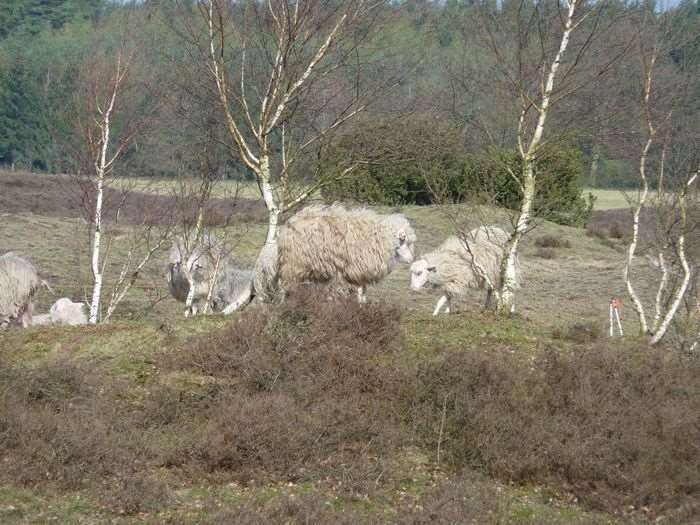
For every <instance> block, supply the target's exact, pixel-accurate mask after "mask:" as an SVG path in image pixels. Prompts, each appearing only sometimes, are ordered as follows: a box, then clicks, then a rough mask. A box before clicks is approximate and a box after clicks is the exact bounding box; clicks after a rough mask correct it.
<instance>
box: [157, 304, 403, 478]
mask: <svg viewBox="0 0 700 525" xmlns="http://www.w3.org/2000/svg"><path fill="white" fill-rule="evenodd" d="M399 344H400V337H399V333H398V312H397V310H395V309H393V308H387V307H386V306H385V305H363V306H360V305H358V304H357V303H356V302H353V301H337V302H331V303H327V302H320V303H319V301H318V297H316V296H315V295H311V294H303V293H300V294H297V295H295V296H294V297H293V298H290V301H288V302H287V303H285V304H284V305H281V306H279V307H276V308H271V309H269V310H266V311H261V310H257V311H254V312H253V311H251V312H250V314H248V313H246V314H244V315H243V316H241V317H240V318H238V319H237V320H234V321H233V322H232V323H230V324H229V325H228V326H227V327H226V328H224V329H222V330H220V331H218V332H215V333H210V334H207V335H206V336H203V337H199V338H197V339H195V340H193V341H192V342H191V345H190V346H191V347H189V348H186V349H183V351H181V352H178V353H177V354H176V355H174V356H173V360H172V363H171V365H170V366H171V367H172V368H174V369H176V370H183V369H184V370H187V371H189V372H190V373H194V374H197V375H200V376H205V377H209V378H212V379H213V380H214V382H215V383H216V384H218V385H219V386H218V389H217V390H216V392H215V397H214V398H212V399H209V400H208V401H207V404H206V405H205V406H200V407H199V408H197V409H196V411H195V412H196V413H197V416H196V422H195V424H194V425H193V426H192V429H191V434H190V438H189V441H188V443H187V444H183V445H182V448H183V449H181V450H179V451H178V452H177V454H176V455H179V456H183V457H189V458H192V464H193V465H195V466H199V467H200V468H202V469H204V471H206V472H210V473H214V472H220V471H226V472H229V473H230V474H232V475H234V476H235V477H236V478H239V479H241V480H244V481H247V480H249V479H256V478H260V477H268V478H270V477H271V478H273V479H275V478H278V477H279V478H284V479H298V478H304V477H306V476H307V474H308V473H309V472H312V471H314V469H316V470H317V469H319V468H320V469H321V470H323V472H324V473H325V474H331V473H332V472H333V471H334V469H347V470H353V469H357V470H358V471H363V469H370V470H371V471H373V470H374V469H375V468H381V466H380V461H377V459H378V458H381V457H382V455H384V454H386V453H387V452H388V451H390V450H391V449H392V447H393V446H395V445H396V443H397V441H398V440H400V439H402V437H401V434H402V432H404V431H405V428H404V427H403V424H404V420H403V419H402V418H403V417H404V415H402V414H401V409H400V407H401V406H402V403H403V400H404V399H406V398H410V390H408V388H409V387H410V382H409V380H408V379H407V377H406V373H405V372H404V371H403V367H402V366H401V364H400V359H399V356H398V355H397V350H398V348H399ZM200 404H201V403H200ZM341 465H342V466H341ZM376 474H377V473H375V475H376ZM359 476H360V478H362V477H363V476H364V474H359Z"/></svg>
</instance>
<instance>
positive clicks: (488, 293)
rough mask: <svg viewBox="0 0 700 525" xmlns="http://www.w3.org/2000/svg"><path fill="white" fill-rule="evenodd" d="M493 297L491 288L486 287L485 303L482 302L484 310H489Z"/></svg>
mask: <svg viewBox="0 0 700 525" xmlns="http://www.w3.org/2000/svg"><path fill="white" fill-rule="evenodd" d="M492 297H493V288H491V287H490V286H488V287H487V288H486V301H485V302H484V310H488V309H489V308H491V298H492Z"/></svg>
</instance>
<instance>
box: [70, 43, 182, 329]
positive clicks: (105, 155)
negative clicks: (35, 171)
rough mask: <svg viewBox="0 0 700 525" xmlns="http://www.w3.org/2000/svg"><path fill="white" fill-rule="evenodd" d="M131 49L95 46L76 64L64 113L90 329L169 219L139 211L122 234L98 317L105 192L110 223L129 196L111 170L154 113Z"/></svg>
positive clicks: (104, 260)
mask: <svg viewBox="0 0 700 525" xmlns="http://www.w3.org/2000/svg"><path fill="white" fill-rule="evenodd" d="M102 44H104V42H103V43H102ZM136 49H137V46H134V45H129V43H128V42H127V40H126V39H121V40H120V41H119V42H118V43H117V44H116V45H114V47H112V46H111V45H103V46H100V45H97V48H96V49H94V50H92V54H91V55H90V56H89V57H86V58H84V59H83V60H82V61H81V62H80V63H78V64H76V65H77V67H78V71H79V72H80V73H79V75H78V78H77V81H76V89H75V92H74V95H73V100H72V104H71V105H70V106H68V107H67V108H65V112H66V114H65V115H64V120H65V122H66V124H67V127H68V129H69V130H70V132H71V134H70V141H69V143H68V144H66V149H67V150H68V151H69V154H71V155H72V156H73V157H74V159H75V164H76V167H77V173H75V174H74V180H75V182H76V185H77V186H78V187H79V188H80V191H81V193H82V195H81V201H82V203H83V207H84V212H85V213H86V217H85V218H86V222H87V223H88V225H89V236H90V240H89V258H90V271H91V275H92V287H91V288H92V289H91V292H90V315H89V322H90V323H92V324H96V323H98V322H100V321H101V320H102V321H108V320H109V319H110V318H111V316H112V315H113V313H114V311H115V309H116V308H117V306H118V305H119V304H120V303H121V302H122V300H123V299H124V298H125V297H126V295H127V294H128V293H129V291H130V290H131V289H132V287H133V285H134V283H135V282H136V280H137V278H138V276H139V274H140V273H141V272H142V270H143V269H144V267H145V266H146V265H147V264H148V262H149V261H150V260H151V259H152V257H153V255H154V254H155V253H156V252H157V251H158V250H159V249H160V248H161V247H162V246H163V244H164V243H165V240H166V239H167V237H168V234H169V227H168V226H167V225H166V227H165V228H160V227H159V226H157V225H156V224H155V223H156V222H158V223H160V224H161V225H162V224H163V218H164V217H167V215H168V214H167V213H166V212H165V210H162V209H161V210H159V209H151V210H146V211H145V213H144V214H143V220H142V221H140V223H139V224H138V225H137V228H136V230H135V231H134V232H132V233H133V234H131V235H129V236H128V239H129V247H128V248H127V254H126V259H125V260H124V261H122V265H121V268H120V270H119V273H118V276H117V277H116V280H115V281H114V282H113V289H112V291H111V295H110V300H109V303H108V305H107V309H106V312H105V315H104V317H102V298H103V296H104V288H105V272H106V268H107V266H108V262H110V256H111V251H112V250H111V249H112V247H113V246H112V244H113V238H111V237H110V236H109V235H106V234H107V232H106V230H105V224H106V222H105V220H106V219H107V217H106V214H107V204H108V203H107V200H108V193H109V200H110V202H109V215H110V217H109V219H110V220H111V221H112V222H113V223H115V224H116V223H119V221H120V218H121V215H122V210H123V209H124V207H125V204H126V202H127V200H128V198H129V197H130V194H131V193H133V192H132V191H131V190H132V188H130V187H129V183H128V182H124V181H120V183H119V184H117V183H116V182H117V180H118V177H117V176H115V168H117V166H118V164H119V163H120V161H122V160H123V157H124V155H125V154H126V153H127V152H128V151H129V149H130V148H131V147H132V146H134V144H135V141H136V139H137V137H139V136H140V135H141V134H142V133H143V131H144V129H145V128H146V126H147V124H148V123H149V122H150V120H151V119H152V118H153V116H154V115H155V114H156V112H157V108H158V98H157V97H155V96H154V92H153V91H148V92H147V90H146V89H145V86H146V82H145V78H147V77H144V76H143V72H142V71H140V72H139V77H140V78H139V80H138V82H137V81H136V80H135V79H133V78H132V74H133V73H134V68H135V67H136V65H135V56H136ZM147 99H148V100H147ZM156 217H157V218H158V219H157V220H155V218H156ZM166 222H167V221H166Z"/></svg>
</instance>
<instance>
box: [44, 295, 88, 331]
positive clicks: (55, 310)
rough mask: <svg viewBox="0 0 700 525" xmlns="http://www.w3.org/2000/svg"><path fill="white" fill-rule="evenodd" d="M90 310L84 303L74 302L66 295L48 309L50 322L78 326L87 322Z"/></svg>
mask: <svg viewBox="0 0 700 525" xmlns="http://www.w3.org/2000/svg"><path fill="white" fill-rule="evenodd" d="M89 313H90V310H89V308H88V305H87V304H85V303H74V302H73V301H71V300H70V299H68V297H61V298H60V299H59V300H58V301H56V302H55V303H53V305H52V306H51V309H50V310H49V316H50V317H51V323H52V324H58V325H69V326H79V325H83V324H87V323H88V316H89Z"/></svg>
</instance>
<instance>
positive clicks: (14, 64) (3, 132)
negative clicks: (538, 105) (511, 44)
mask: <svg viewBox="0 0 700 525" xmlns="http://www.w3.org/2000/svg"><path fill="white" fill-rule="evenodd" d="M195 4H196V3H192V2H178V1H175V0H151V1H144V2H137V3H133V4H130V3H113V2H109V1H107V0H6V1H5V2H2V5H0V166H2V167H5V168H8V169H28V170H32V171H37V172H41V171H48V172H66V171H73V170H76V169H79V167H78V163H77V161H76V159H75V155H73V154H72V152H71V148H70V144H71V140H72V139H71V133H70V129H68V125H67V124H66V112H69V111H71V109H70V108H71V107H72V105H71V104H72V102H71V101H72V98H74V96H75V93H76V92H77V87H78V86H77V84H78V83H79V82H81V80H80V79H81V73H82V72H84V71H85V68H86V67H87V66H86V64H88V63H89V61H88V59H89V58H90V57H91V56H93V55H94V54H95V53H98V52H100V50H102V51H104V50H109V48H110V46H112V45H114V43H115V42H117V41H119V40H120V39H124V38H128V39H130V40H131V41H132V43H133V46H134V48H136V49H138V53H136V54H135V61H136V62H137V66H138V67H135V68H132V73H131V75H132V77H133V76H134V75H136V76H138V75H143V78H140V79H137V80H138V82H139V83H140V86H141V88H142V89H141V97H142V98H141V99H140V100H139V102H138V104H142V105H146V106H141V107H142V108H144V109H143V110H144V111H149V110H148V108H147V106H148V104H149V103H153V104H156V102H155V100H156V98H157V105H158V110H157V117H156V118H154V119H153V120H152V122H151V125H150V126H149V132H148V133H147V134H145V135H144V136H143V137H142V138H140V140H139V141H137V142H136V143H135V144H134V145H132V146H131V148H130V150H129V151H128V152H127V155H126V160H128V162H127V163H125V164H124V167H123V168H122V169H127V167H128V170H129V174H130V175H136V176H175V175H178V174H181V173H187V172H191V171H193V170H197V169H198V166H199V164H201V157H202V154H201V151H202V147H203V144H205V143H210V144H214V146H211V147H210V150H214V149H216V150H217V152H216V155H217V156H218V157H220V159H221V162H222V164H223V166H224V170H225V172H226V175H227V176H230V177H247V176H249V174H248V173H247V172H246V169H245V168H244V166H243V165H242V164H241V163H240V162H239V161H238V160H237V159H236V156H235V154H234V153H233V152H231V151H229V150H228V149H227V148H226V147H225V146H223V145H218V142H223V141H217V136H218V135H219V134H220V133H221V129H220V128H221V118H220V116H219V114H218V112H217V111H216V104H217V102H216V99H215V98H213V97H212V95H211V92H210V91H211V86H204V83H203V82H201V78H196V74H195V73H194V71H195V70H194V68H192V67H190V65H189V61H190V60H191V59H192V56H191V54H190V53H188V49H187V45H186V43H185V39H184V38H183V37H182V32H181V31H182V27H183V25H182V23H181V18H182V16H183V15H182V12H183V10H185V11H187V10H189V11H190V12H191V13H192V16H193V18H196V12H195V11H196V5H195ZM511 4H512V5H511ZM525 4H527V3H525ZM240 5H241V7H240V9H245V2H241V4H240ZM319 5H320V6H321V8H325V9H329V10H330V9H332V6H333V3H332V2H322V3H320V4H319ZM518 5H520V8H522V3H521V4H517V3H513V2H504V3H502V4H499V6H496V5H494V6H493V7H492V10H493V12H494V13H499V12H505V11H507V10H508V9H513V8H516V7H517V6H518ZM553 5H554V4H553ZM483 7H484V5H482V4H477V3H475V2H473V1H471V0H464V1H463V0H448V1H447V2H444V3H437V2H425V1H421V0H407V1H403V2H393V3H391V4H387V5H385V6H383V9H384V11H383V12H382V13H381V16H379V17H377V19H376V20H374V24H375V25H377V26H378V27H375V28H374V29H375V30H374V31H373V32H371V33H368V34H369V35H370V36H368V39H369V41H368V42H365V45H364V47H363V51H362V52H363V53H364V57H365V58H367V61H366V62H365V64H366V65H365V68H364V73H365V75H366V76H369V77H370V78H371V79H372V81H374V82H376V83H377V85H380V84H381V85H382V86H383V88H382V90H381V91H378V92H377V94H376V97H375V99H374V103H373V104H372V105H371V107H369V108H368V110H367V111H366V113H365V115H364V116H363V118H362V119H359V120H357V121H356V122H353V124H352V125H351V126H348V128H347V129H348V130H347V131H346V132H344V133H343V135H342V137H341V138H340V139H338V140H336V141H335V142H334V143H333V144H332V145H331V147H328V148H327V149H326V150H325V153H324V155H325V156H324V159H323V160H324V162H325V166H326V167H328V166H329V165H331V164H333V161H334V159H336V158H338V157H342V156H348V155H350V156H352V155H372V158H373V159H376V158H378V157H379V156H382V155H383V157H382V158H383V159H384V161H383V162H377V163H374V164H373V166H374V168H372V170H373V171H372V170H368V171H365V172H363V176H364V177H365V182H366V184H364V183H363V188H364V190H363V191H364V194H363V195H361V196H363V197H367V198H368V199H369V200H375V201H376V200H379V201H382V200H383V201H386V202H402V201H403V200H406V199H405V198H404V197H402V196H401V194H402V192H403V193H406V192H411V194H412V195H414V196H417V197H415V199H414V198H413V197H411V199H408V200H417V201H419V202H420V192H421V189H420V188H418V189H411V188H412V186H411V185H414V186H415V184H417V182H416V181H415V180H410V179H411V177H412V176H411V174H410V173H408V174H407V173H406V168H407V166H413V167H414V168H415V165H416V158H418V159H419V160H420V161H421V162H422V163H423V164H425V163H430V164H431V165H434V166H440V167H441V169H443V170H445V171H446V172H449V173H453V174H454V173H458V172H461V171H465V170H467V171H469V170H472V171H473V169H474V166H475V164H474V161H473V159H474V155H476V156H479V155H483V154H484V153H485V152H494V151H496V152H497V153H494V154H497V155H503V154H507V152H508V151H512V148H514V147H515V133H514V129H515V125H516V124H517V118H516V116H514V114H513V113H512V112H510V113H509V110H510V108H508V104H506V103H504V102H503V101H502V100H499V99H498V96H497V94H496V93H495V92H493V91H492V90H491V89H490V88H489V86H490V85H491V84H492V82H495V80H492V79H493V78H494V77H495V76H496V75H497V74H498V64H496V63H494V61H493V60H492V58H490V57H488V56H486V55H485V54H484V46H483V40H484V38H486V37H485V35H484V34H483V32H482V31H480V30H481V27H480V21H479V17H478V16H477V15H476V10H477V9H482V8H483ZM643 7H645V6H641V5H640V4H638V3H636V2H628V3H625V2H611V3H610V5H609V7H608V8H607V9H606V10H605V14H604V16H607V17H609V20H601V22H600V24H601V26H603V25H605V24H608V26H606V27H607V29H606V31H601V32H600V33H598V34H597V35H596V37H595V38H596V39H597V42H596V50H595V53H589V56H587V58H586V60H587V61H588V63H587V64H586V66H585V67H588V68H589V69H590V70H591V71H593V70H596V71H597V69H596V68H598V69H602V68H601V67H600V66H601V65H602V64H603V63H605V61H606V60H608V59H609V58H610V57H611V56H612V55H615V54H616V53H618V52H619V50H620V49H621V47H624V46H625V45H626V40H625V38H626V37H625V35H629V41H631V40H633V36H632V35H633V33H634V32H635V30H636V28H637V26H636V25H635V20H637V18H635V13H637V12H641V10H642V9H643ZM646 7H648V6H646ZM656 12H657V14H658V16H659V17H661V16H664V17H666V18H667V19H669V20H671V21H672V23H673V24H675V25H676V26H678V27H676V29H679V28H680V27H681V26H682V28H681V29H682V31H681V32H682V33H683V37H682V38H679V39H678V41H677V44H676V45H674V46H673V48H671V49H668V50H666V51H665V52H664V54H665V57H664V58H665V59H667V60H668V62H669V63H670V64H671V65H672V67H673V68H676V69H677V70H678V71H679V72H680V71H684V72H685V73H687V72H688V69H689V68H690V70H691V71H696V72H697V74H698V75H700V69H698V64H699V60H698V58H699V55H700V36H698V35H700V5H698V3H697V2H695V1H693V0H683V1H682V2H681V3H680V4H679V5H678V6H676V7H674V8H672V9H667V10H663V11H662V10H661V9H656ZM127 33H128V34H127ZM513 38H514V39H515V38H516V37H515V35H514V36H513ZM633 48H634V46H633V45H629V46H628V49H627V52H626V53H620V56H619V58H618V59H616V60H615V61H614V63H611V64H610V65H609V67H607V68H606V72H605V75H604V76H603V75H601V76H600V82H596V83H595V84H591V83H589V84H586V85H585V86H583V87H582V88H581V89H580V91H579V92H578V93H577V94H576V96H575V97H572V99H571V100H572V101H571V102H567V104H566V109H565V111H559V113H558V114H557V115H555V116H554V121H553V122H552V124H551V125H552V128H551V131H550V132H549V134H550V136H551V137H555V136H556V137H557V140H556V141H555V142H556V147H557V148H563V149H564V150H565V151H564V153H562V154H564V155H565V156H570V155H575V156H577V158H578V159H579V161H580V162H579V164H578V167H577V168H576V169H575V170H574V171H575V173H574V175H575V177H576V178H578V179H579V180H580V182H582V183H583V184H585V185H592V186H599V187H623V186H628V185H634V184H636V176H635V173H634V169H635V161H634V159H635V154H636V151H634V152H630V151H628V150H630V149H634V147H635V146H634V144H633V141H632V142H630V141H629V140H626V138H625V137H626V136H627V135H629V133H627V132H626V131H624V130H622V129H621V127H622V124H621V123H622V122H623V121H625V119H626V118H627V117H628V116H629V115H630V114H632V113H633V111H632V110H631V109H629V107H628V104H629V100H628V99H629V97H628V95H629V94H630V93H637V92H638V91H639V79H638V78H637V77H636V76H635V75H632V74H629V71H630V70H631V69H633V67H634V65H635V64H636V62H637V61H638V57H637V56H636V55H635V53H634V49H633ZM606 50H607V51H606ZM249 60H265V57H263V56H257V57H256V56H251V57H249ZM572 60H573V58H572ZM596 61H598V63H596ZM669 74H673V72H672V71H671V72H670V73H669ZM382 76H384V77H385V78H381V77H382ZM382 81H383V84H382V83H381V82H382ZM156 91H157V93H156ZM146 94H147V95H146ZM149 101H150V102H149ZM699 108H700V93H698V94H697V97H696V98H695V100H694V101H691V102H690V103H686V104H685V111H686V113H687V114H686V115H684V117H688V120H692V119H697V120H700V119H698V116H700V115H699ZM370 135H371V136H373V137H375V139H378V138H379V137H381V138H382V139H381V140H375V141H373V142H372V146H373V147H372V150H373V151H371V152H367V151H366V149H367V144H366V142H363V141H362V140H360V139H359V137H366V136H370ZM397 137H400V140H397ZM438 138H439V140H438ZM627 138H629V137H627ZM378 142H381V143H382V144H383V147H381V148H377V147H376V146H377V144H378ZM630 144H632V145H630ZM387 159H389V162H387ZM481 160H483V159H481ZM479 162H481V161H479ZM302 167H304V168H308V166H304V165H302ZM394 167H397V168H396V169H394ZM397 170H399V171H401V174H400V175H399V174H397V173H395V172H396V171H397ZM369 171H372V173H369ZM409 171H410V170H409ZM397 177H398V179H397ZM416 177H418V176H417V175H416V176H415V177H413V178H414V179H415V178H416ZM370 179H373V180H374V182H372V180H370ZM379 179H381V180H383V181H385V180H393V181H394V182H393V184H394V186H393V187H388V188H381V191H379V190H378V189H377V188H375V186H376V180H379ZM399 179H400V180H399ZM382 185H384V183H382ZM397 186H398V189H397ZM373 188H374V189H373ZM344 191H349V190H347V188H346V189H345V190H344ZM372 191H374V192H375V193H374V194H373V195H374V197H373V195H369V194H370V193H371V192H372ZM377 192H378V193H377ZM397 192H398V193H397ZM341 193H342V192H341ZM377 195H378V196H377Z"/></svg>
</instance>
